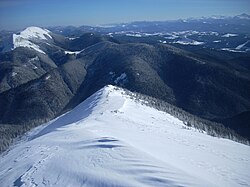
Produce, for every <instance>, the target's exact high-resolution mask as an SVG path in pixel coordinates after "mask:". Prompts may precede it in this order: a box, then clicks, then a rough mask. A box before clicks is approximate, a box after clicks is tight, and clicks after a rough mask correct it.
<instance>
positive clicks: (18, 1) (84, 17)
mask: <svg viewBox="0 0 250 187" xmlns="http://www.w3.org/2000/svg"><path fill="white" fill-rule="evenodd" d="M241 13H248V14H250V0H0V30H3V29H7V30H14V29H22V28H24V27H27V26H31V25H35V26H43V27H44V26H59V25H76V26H79V25H97V24H109V23H121V22H131V21H142V20H148V21H152V20H159V21H161V20H170V19H179V18H187V17H201V16H209V15H226V16H227V15H237V14H241Z"/></svg>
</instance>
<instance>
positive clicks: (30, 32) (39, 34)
mask: <svg viewBox="0 0 250 187" xmlns="http://www.w3.org/2000/svg"><path fill="white" fill-rule="evenodd" d="M49 33H50V31H49V30H47V29H42V28H40V27H34V26H33V27H27V28H26V29H25V30H23V31H22V32H20V34H19V36H20V37H22V38H26V39H33V38H37V39H42V40H46V39H47V38H50V39H52V37H51V36H50V34H49Z"/></svg>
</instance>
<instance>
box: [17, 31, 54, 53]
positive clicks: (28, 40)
mask: <svg viewBox="0 0 250 187" xmlns="http://www.w3.org/2000/svg"><path fill="white" fill-rule="evenodd" d="M49 33H50V31H49V30H47V29H42V28H39V27H28V28H26V29H25V30H23V31H22V32H20V34H13V46H14V47H13V49H15V48H17V47H28V48H31V49H34V50H36V51H38V52H40V53H43V54H45V52H44V51H42V50H41V49H40V47H39V46H38V45H36V44H34V43H33V42H32V40H47V39H52V37H51V35H50V34H49Z"/></svg>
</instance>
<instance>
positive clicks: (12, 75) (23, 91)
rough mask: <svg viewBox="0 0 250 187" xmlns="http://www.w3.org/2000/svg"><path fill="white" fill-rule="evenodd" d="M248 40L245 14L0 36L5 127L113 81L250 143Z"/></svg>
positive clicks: (35, 119)
mask: <svg viewBox="0 0 250 187" xmlns="http://www.w3.org/2000/svg"><path fill="white" fill-rule="evenodd" d="M249 35H250V23H249V16H248V15H246V14H242V15H240V16H236V17H226V18H224V17H223V18H218V17H217V18H215V17H212V18H201V19H188V20H177V21H166V22H135V23H129V24H117V25H114V26H105V27H90V26H82V27H78V28H76V27H50V28H47V29H45V28H39V27H28V28H26V29H25V30H23V31H21V32H16V33H13V32H4V31H2V32H0V37H1V40H0V41H1V42H0V46H1V47H0V50H1V53H0V106H1V107H0V124H4V125H6V126H11V128H12V127H13V125H16V127H17V128H18V127H20V126H24V125H31V126H35V125H38V124H41V123H43V122H46V121H48V120H51V119H53V118H55V117H57V116H58V115H60V114H63V113H64V112H66V111H68V110H71V109H72V108H74V107H75V106H77V105H78V104H79V103H81V102H82V101H83V100H85V99H86V98H87V97H88V96H90V95H91V94H93V93H95V92H96V91H97V90H99V89H101V88H103V87H104V86H105V85H107V84H113V85H117V86H120V87H124V88H127V89H129V90H130V91H133V92H138V93H141V94H145V95H149V96H152V97H154V98H157V99H160V100H162V101H165V102H168V103H169V104H171V105H173V106H176V107H178V108H181V109H183V110H185V111H187V112H188V113H191V114H193V115H195V116H198V117H200V118H204V119H207V120H211V121H215V122H220V123H223V124H224V125H225V126H226V127H230V128H231V129H233V130H235V131H236V132H238V133H239V134H240V135H242V136H244V137H246V138H248V139H250V134H249V133H246V132H250V130H249V128H250V127H249V124H250V123H249V120H247V119H246V118H245V115H243V114H246V113H248V112H249V111H250V95H249V90H250V65H249V59H250V52H249V51H250V42H249V40H250V36H249ZM242 118H244V119H242ZM237 119H239V121H241V123H239V124H238V123H235V121H237Z"/></svg>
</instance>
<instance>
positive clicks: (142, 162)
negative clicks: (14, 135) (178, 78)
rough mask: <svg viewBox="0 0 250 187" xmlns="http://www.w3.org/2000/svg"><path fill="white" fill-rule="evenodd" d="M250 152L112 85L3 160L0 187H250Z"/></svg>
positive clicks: (33, 133)
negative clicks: (136, 98) (184, 123)
mask: <svg viewBox="0 0 250 187" xmlns="http://www.w3.org/2000/svg"><path fill="white" fill-rule="evenodd" d="M249 158H250V147H249V146H247V145H243V144H239V143H236V142H233V141H230V140H226V139H219V138H216V137H211V136H208V135H206V134H205V133H200V132H198V131H197V130H195V129H188V128H187V127H186V126H185V125H183V122H182V121H180V120H178V119H177V118H175V117H173V116H171V115H169V114H167V113H164V112H160V111H158V110H156V109H153V108H150V107H147V106H144V105H142V104H140V102H136V101H134V100H133V99H131V98H130V97H129V96H128V95H126V94H125V92H124V91H123V90H122V89H118V88H116V87H113V86H107V87H105V88H103V89H101V90H100V91H98V92H97V93H95V94H94V95H92V96H91V97H89V98H88V99H87V100H85V101H84V102H83V103H81V104H80V105H78V106H77V107H76V108H75V109H73V110H72V111H70V112H68V113H66V114H64V115H62V116H60V117H58V118H57V119H54V120H52V121H51V122H49V123H47V124H44V125H41V126H40V127H38V128H35V129H33V130H32V131H31V132H29V133H28V134H27V135H26V139H25V140H23V141H21V142H20V143H19V144H17V145H16V146H14V147H12V149H11V150H10V151H9V152H8V153H6V154H5V155H2V157H1V160H0V184H1V186H137V187H138V186H192V187H194V186H199V187H200V186H209V187H212V186H218V187H220V186H227V187H230V186H232V187H236V186H249V185H250V173H249V171H250V159H249Z"/></svg>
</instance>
